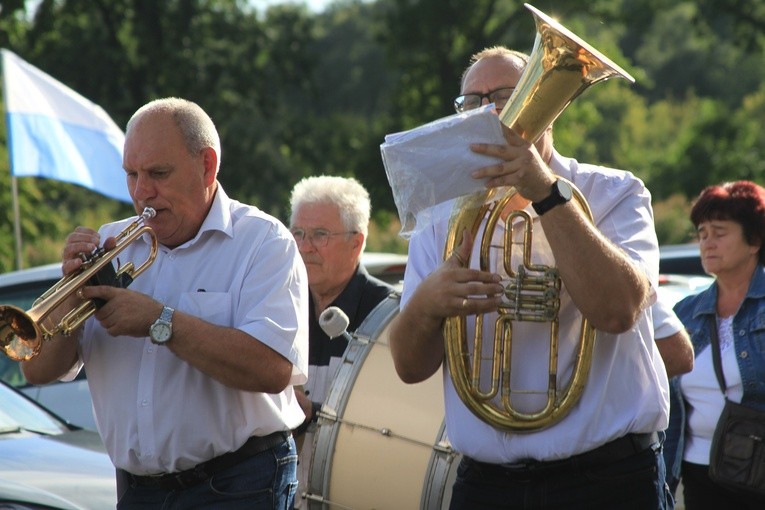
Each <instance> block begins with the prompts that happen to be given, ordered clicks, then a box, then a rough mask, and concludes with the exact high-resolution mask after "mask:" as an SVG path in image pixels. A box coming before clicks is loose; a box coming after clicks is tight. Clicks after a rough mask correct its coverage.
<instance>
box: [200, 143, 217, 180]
mask: <svg viewBox="0 0 765 510" xmlns="http://www.w3.org/2000/svg"><path fill="white" fill-rule="evenodd" d="M202 163H203V164H204V168H205V175H204V179H205V186H208V187H209V186H212V184H213V183H214V182H215V179H216V178H217V177H218V171H217V170H218V153H217V152H215V149H213V148H212V147H205V148H204V149H202Z"/></svg>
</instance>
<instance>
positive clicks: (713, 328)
mask: <svg viewBox="0 0 765 510" xmlns="http://www.w3.org/2000/svg"><path fill="white" fill-rule="evenodd" d="M709 330H710V334H711V337H712V363H713V364H714V366H715V375H716V376H717V383H718V384H719V385H720V391H722V393H723V396H724V397H725V399H726V400H727V398H728V395H727V394H726V393H725V389H726V388H727V387H728V386H727V385H726V384H725V374H723V370H722V358H721V356H720V338H719V337H718V336H717V320H716V319H715V316H714V315H710V316H709Z"/></svg>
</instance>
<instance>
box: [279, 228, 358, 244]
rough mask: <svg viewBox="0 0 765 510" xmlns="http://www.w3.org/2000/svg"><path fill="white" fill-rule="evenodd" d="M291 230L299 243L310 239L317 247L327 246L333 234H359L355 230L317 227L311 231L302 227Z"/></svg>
mask: <svg viewBox="0 0 765 510" xmlns="http://www.w3.org/2000/svg"><path fill="white" fill-rule="evenodd" d="M290 232H292V235H293V237H294V238H295V241H297V242H298V243H302V242H303V241H305V240H306V239H308V241H310V243H311V244H312V245H314V246H315V247H317V248H322V247H324V246H327V244H328V243H329V238H330V237H332V236H344V235H348V234H358V232H357V231H355V230H347V231H345V232H330V231H329V230H326V229H323V228H317V229H315V230H311V231H309V232H306V231H305V230H303V229H302V228H293V229H290Z"/></svg>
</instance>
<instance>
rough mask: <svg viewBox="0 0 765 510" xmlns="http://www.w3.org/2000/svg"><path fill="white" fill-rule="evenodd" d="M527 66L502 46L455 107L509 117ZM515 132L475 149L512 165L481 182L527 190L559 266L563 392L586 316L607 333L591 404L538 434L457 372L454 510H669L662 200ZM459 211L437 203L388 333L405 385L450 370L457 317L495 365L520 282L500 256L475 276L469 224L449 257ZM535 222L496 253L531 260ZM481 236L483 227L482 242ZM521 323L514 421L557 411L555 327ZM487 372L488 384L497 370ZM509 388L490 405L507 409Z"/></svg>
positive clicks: (538, 231) (518, 201) (537, 233)
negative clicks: (479, 407)
mask: <svg viewBox="0 0 765 510" xmlns="http://www.w3.org/2000/svg"><path fill="white" fill-rule="evenodd" d="M528 64H529V57H528V56H526V55H524V54H522V53H518V52H515V51H511V50H508V49H506V48H502V47H495V48H490V49H486V50H484V51H481V52H480V53H478V54H476V55H474V56H473V58H472V59H471V64H470V65H469V67H468V68H467V69H466V71H465V73H464V75H463V78H462V84H461V95H460V96H459V97H457V99H456V100H455V106H456V107H457V110H458V111H464V110H467V109H472V108H477V107H478V106H480V105H482V104H486V103H488V102H494V104H495V108H496V109H497V111H498V112H499V111H500V110H501V109H502V107H503V106H504V105H505V103H506V102H507V101H508V99H510V94H511V93H512V92H513V90H514V88H515V87H516V85H517V84H518V82H519V80H520V78H521V75H522V74H523V72H524V69H525V68H526V67H527V65H528ZM503 129H504V132H505V138H506V143H505V144H504V145H491V144H476V145H472V146H471V150H473V151H474V152H477V153H480V154H485V155H488V156H493V157H495V158H498V160H500V162H499V163H497V164H492V165H490V166H486V167H484V168H480V169H477V170H473V172H472V174H471V175H472V177H474V178H476V179H486V182H487V186H488V187H500V186H512V187H514V188H515V190H517V193H516V194H515V195H514V196H513V197H512V198H511V200H510V202H509V203H508V205H507V207H506V208H505V209H504V210H505V211H508V212H509V211H510V210H518V209H521V210H525V211H526V212H527V213H528V216H527V217H528V218H529V219H530V222H531V224H532V227H533V236H532V238H531V244H532V254H531V259H532V260H531V262H532V263H534V264H539V265H547V266H556V267H557V270H558V272H559V275H560V281H561V285H560V289H559V297H558V310H557V318H556V328H553V329H557V335H556V336H557V347H556V348H557V355H556V356H557V375H556V378H557V379H556V380H557V383H555V384H558V385H559V386H565V384H566V381H568V380H570V379H571V377H572V372H573V366H574V365H575V364H576V360H577V357H578V356H579V353H580V351H579V346H578V344H579V343H580V336H581V331H582V328H583V326H582V321H583V319H584V321H585V322H587V323H588V324H589V326H591V327H592V328H593V329H594V330H595V331H596V334H595V341H594V346H593V347H592V353H591V365H590V366H589V375H588V376H587V378H586V381H585V385H584V388H583V390H582V393H581V395H580V397H579V398H578V400H577V401H576V403H575V404H574V405H572V406H571V407H570V408H569V409H568V412H567V414H566V415H565V416H563V417H562V418H560V419H559V420H555V421H552V420H550V421H548V422H545V423H543V424H542V425H541V426H540V427H538V428H536V429H533V430H523V431H518V430H510V429H507V428H503V427H500V426H497V425H495V424H490V423H487V422H486V420H483V419H481V418H480V417H479V416H478V414H477V413H476V412H475V411H474V410H473V409H471V408H470V407H468V405H466V404H465V403H464V401H463V400H462V399H461V398H460V396H459V395H458V393H457V391H456V389H455V384H454V382H453V380H452V377H453V375H454V374H451V373H450V372H451V370H449V367H445V370H444V374H445V375H444V386H445V390H444V391H445V402H446V427H447V433H448V436H449V440H450V441H451V443H452V446H453V447H454V448H455V449H456V450H457V451H458V452H460V453H461V454H462V455H463V460H462V461H461V464H460V466H459V470H458V475H457V479H456V481H455V484H454V486H453V492H452V500H451V508H453V509H460V508H464V509H474V508H586V509H588V510H591V509H608V510H613V509H618V508H657V509H663V508H666V507H667V505H670V507H671V497H669V499H668V496H667V493H666V491H665V483H664V464H663V460H662V458H661V454H660V442H659V439H658V432H659V431H661V430H663V429H665V428H666V426H667V420H668V400H667V394H668V385H667V378H666V374H665V371H664V366H663V363H662V360H661V357H660V355H659V352H658V350H657V348H656V346H655V345H654V339H653V332H652V326H651V315H650V307H649V305H650V303H651V301H652V299H653V295H654V290H653V289H654V288H655V287H656V286H657V285H658V284H657V278H658V260H659V256H658V255H659V252H658V243H657V239H656V234H655V231H654V226H653V213H652V210H651V198H650V194H649V192H648V191H647V190H646V188H645V186H644V185H643V183H642V182H641V181H640V180H639V179H637V178H636V177H634V176H633V175H632V174H630V173H628V172H624V171H619V170H612V169H607V168H603V167H598V166H594V165H587V164H580V163H578V162H577V161H576V160H574V159H570V158H565V157H563V156H561V155H560V154H558V153H557V152H556V151H555V149H554V148H553V144H552V126H551V125H550V126H548V127H547V128H546V129H545V130H544V132H543V133H542V135H541V136H540V137H539V138H538V140H537V141H536V142H535V143H531V141H527V140H525V139H524V138H522V137H521V136H520V135H519V134H518V133H516V132H514V131H513V130H511V129H509V128H507V127H503ZM466 170H468V169H466ZM561 177H562V178H564V179H565V180H561V179H560V178H561ZM570 183H573V185H575V186H576V188H578V189H579V190H580V191H581V193H582V195H583V196H584V197H585V198H586V200H587V202H588V203H589V208H590V209H591V213H592V220H590V218H588V214H586V213H585V212H584V211H583V208H582V207H580V206H579V205H577V204H576V203H575V201H573V200H571V197H572V193H574V194H575V191H574V190H573V189H572V186H571V184H570ZM453 206H454V201H452V202H447V203H443V204H439V205H437V206H435V207H436V208H438V209H443V210H442V211H441V212H440V213H439V212H435V213H434V214H432V215H431V216H432V218H444V220H434V221H433V222H432V224H430V225H427V226H426V227H425V228H422V229H420V230H419V231H418V232H416V233H415V234H414V235H413V236H412V238H411V239H410V244H409V261H408V265H407V269H406V275H405V279H404V291H403V296H402V300H401V312H400V314H399V315H398V316H397V317H396V318H395V319H394V322H393V323H392V325H391V329H390V345H391V351H392V354H393V358H394V363H395V366H396V370H397V372H398V374H399V376H400V377H401V379H402V380H404V381H405V382H408V383H415V382H419V381H422V380H425V379H427V378H428V377H430V376H431V375H433V374H434V373H435V372H437V371H438V369H439V368H440V367H441V366H442V364H444V359H445V353H446V348H445V333H444V329H443V326H444V324H445V323H446V322H447V319H448V318H450V317H454V316H462V317H467V318H468V320H467V324H468V326H471V327H474V326H475V323H476V322H477V321H476V318H477V317H479V316H481V317H482V325H479V331H478V334H477V335H475V336H474V335H473V333H472V329H471V328H470V327H469V328H468V330H469V331H471V333H469V334H468V335H467V339H466V341H465V343H467V344H468V350H470V346H472V345H473V344H475V343H476V341H477V340H476V337H477V338H478V339H479V340H481V341H482V345H483V355H481V356H480V359H479V360H478V361H477V362H476V361H475V360H474V365H475V364H478V365H480V366H484V365H487V366H490V365H491V364H492V363H494V360H493V359H492V352H491V351H492V349H493V346H494V326H495V325H497V324H499V323H498V322H496V319H497V316H498V313H497V312H498V310H499V309H501V308H502V307H503V306H505V304H506V302H507V299H508V292H507V291H506V286H507V281H508V279H509V277H508V274H507V273H508V272H507V271H506V269H505V266H504V265H503V264H502V263H501V260H502V256H501V254H498V255H493V256H492V257H491V258H490V260H491V267H490V268H489V270H480V269H477V268H478V267H479V266H478V261H477V259H479V258H480V257H479V255H478V254H479V249H480V247H479V246H478V245H479V244H480V243H479V242H476V243H475V247H474V243H473V241H474V234H473V233H472V232H470V231H468V230H464V231H460V232H457V233H456V235H457V236H458V241H457V243H456V246H455V248H454V250H453V251H452V252H451V253H448V254H446V256H444V247H445V246H446V243H447V238H448V236H449V231H448V230H449V226H450V222H449V221H447V219H448V218H449V216H450V214H449V211H450V210H451V208H452V207H453ZM444 211H445V212H444ZM523 223H524V222H523V221H521V220H516V219H514V217H510V216H508V215H507V214H503V215H502V219H501V220H500V221H499V222H498V225H497V228H496V230H495V231H494V232H493V233H492V232H489V233H488V235H491V236H493V237H492V241H491V246H492V247H495V246H500V250H501V249H502V248H501V246H502V245H503V242H504V241H503V240H504V239H505V237H504V236H505V233H504V230H511V231H512V240H513V241H512V243H510V244H511V245H512V246H513V248H512V249H513V250H522V249H523V247H522V244H523V237H524V235H523V230H524V229H525V225H524V224H523ZM484 230H485V229H484V228H483V226H481V227H480V228H478V229H477V234H476V235H475V237H478V235H480V234H481V233H482V232H483V231H484ZM452 235H454V234H452ZM460 239H461V242H460V241H459V240H460ZM504 249H508V247H507V246H506V247H505V248H504ZM444 259H445V260H444ZM439 260H444V262H443V263H440V264H439V263H438V262H437V261H439ZM511 329H512V342H511V343H512V360H511V362H510V366H509V367H508V368H509V378H510V380H511V383H512V384H511V385H510V386H511V387H512V388H513V390H512V392H511V394H510V397H509V400H510V401H511V404H512V406H511V407H512V408H513V411H511V413H515V412H519V413H529V414H532V415H533V414H534V413H538V412H539V410H540V409H543V408H544V407H545V405H546V402H547V401H548V381H549V380H550V378H551V374H550V373H549V372H550V365H551V363H550V361H549V359H550V350H551V349H552V347H551V346H550V344H551V343H553V342H551V341H550V337H551V331H550V330H551V325H550V323H549V322H537V321H522V320H518V321H515V320H514V321H513V322H512V326H511ZM506 343H507V342H506ZM505 347H507V345H505ZM501 352H504V351H501ZM479 374H480V376H479V378H480V379H481V381H480V384H479V385H480V386H481V387H485V385H484V383H485V379H486V378H487V377H489V376H490V375H491V370H490V368H487V369H486V370H481V371H480V372H479ZM450 376H452V377H450ZM501 393H502V392H498V393H497V394H496V395H495V396H493V397H492V399H493V400H495V401H499V400H501V399H502V398H503V396H502V394H501ZM500 407H502V405H500Z"/></svg>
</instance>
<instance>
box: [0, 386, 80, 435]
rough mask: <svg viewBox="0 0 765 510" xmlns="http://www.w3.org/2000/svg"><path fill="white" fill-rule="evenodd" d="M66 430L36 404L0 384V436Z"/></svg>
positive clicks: (54, 433) (55, 432)
mask: <svg viewBox="0 0 765 510" xmlns="http://www.w3.org/2000/svg"><path fill="white" fill-rule="evenodd" d="M67 430H68V429H67V428H66V426H65V425H64V424H63V423H61V422H60V421H58V420H57V419H55V418H54V417H53V416H51V415H50V414H49V413H47V412H46V411H44V410H43V409H41V408H40V407H38V406H37V405H36V404H34V403H32V402H30V401H29V400H28V399H26V398H24V397H23V396H21V395H19V394H18V393H16V392H15V391H13V390H12V389H10V388H8V387H7V386H6V385H4V384H0V436H2V435H6V434H13V433H17V432H25V431H28V432H35V433H39V434H49V435H56V434H61V433H63V432H65V431H67Z"/></svg>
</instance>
